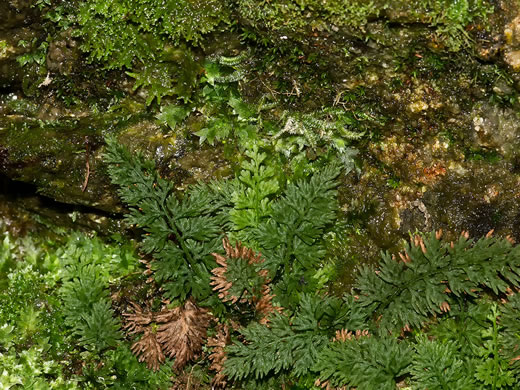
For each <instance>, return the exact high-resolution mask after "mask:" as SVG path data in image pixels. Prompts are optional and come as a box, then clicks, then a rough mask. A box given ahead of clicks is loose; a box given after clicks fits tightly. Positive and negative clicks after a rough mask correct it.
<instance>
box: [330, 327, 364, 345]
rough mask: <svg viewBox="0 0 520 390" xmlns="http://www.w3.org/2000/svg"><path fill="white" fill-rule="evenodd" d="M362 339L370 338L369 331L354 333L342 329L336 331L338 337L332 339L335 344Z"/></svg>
mask: <svg viewBox="0 0 520 390" xmlns="http://www.w3.org/2000/svg"><path fill="white" fill-rule="evenodd" d="M361 337H370V333H369V332H368V330H367V329H365V330H359V329H358V330H356V331H355V332H352V331H351V330H348V329H341V330H337V331H336V335H335V336H334V338H333V339H332V341H333V342H345V341H347V340H353V339H355V340H359V339H360V338H361Z"/></svg>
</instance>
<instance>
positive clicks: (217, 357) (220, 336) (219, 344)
mask: <svg viewBox="0 0 520 390" xmlns="http://www.w3.org/2000/svg"><path fill="white" fill-rule="evenodd" d="M230 343H231V335H230V331H229V326H227V325H226V324H223V325H219V326H218V327H217V334H216V335H215V336H214V337H212V338H210V339H209V340H208V344H207V345H208V347H213V350H212V351H211V355H209V359H210V360H211V365H210V366H209V368H210V370H213V371H216V374H215V376H214V377H213V379H212V380H211V386H212V388H216V389H217V388H218V389H222V388H224V387H226V384H227V378H226V376H225V375H224V373H223V371H224V363H225V361H226V359H227V355H226V351H225V347H226V345H229V344H230Z"/></svg>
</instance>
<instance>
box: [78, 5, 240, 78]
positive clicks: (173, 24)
mask: <svg viewBox="0 0 520 390" xmlns="http://www.w3.org/2000/svg"><path fill="white" fill-rule="evenodd" d="M77 22H78V24H79V27H80V28H79V31H78V32H77V34H78V35H79V36H81V37H82V38H83V43H82V46H81V47H82V49H83V50H84V51H86V52H88V53H89V54H90V58H91V59H95V60H100V61H103V62H106V64H107V67H108V68H121V67H127V68H131V67H132V63H133V62H134V61H135V60H140V61H143V62H145V61H147V60H152V61H153V60H155V59H157V57H158V56H159V55H160V52H161V50H162V49H163V48H164V45H165V43H167V42H168V43H171V42H173V43H174V44H179V43H180V42H182V41H187V42H191V43H193V44H198V43H199V42H200V40H201V38H202V36H203V35H204V34H207V33H209V32H211V31H214V30H216V29H217V27H218V26H219V25H220V24H221V23H230V9H229V8H228V7H227V5H226V2H221V1H218V0H204V1H203V0H108V1H106V0H94V1H83V2H81V3H80V4H79V10H78V13H77Z"/></svg>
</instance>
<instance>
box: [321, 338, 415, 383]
mask: <svg viewBox="0 0 520 390" xmlns="http://www.w3.org/2000/svg"><path fill="white" fill-rule="evenodd" d="M411 360H412V350H411V348H410V346H409V345H408V344H407V343H406V342H404V341H403V342H398V341H397V340H396V339H395V338H394V337H385V338H377V337H372V336H369V335H361V336H357V337H351V338H349V339H346V340H345V341H336V342H332V343H330V344H329V345H328V346H327V348H324V349H323V350H322V351H321V353H320V354H319V357H318V361H317V363H316V365H315V367H314V369H315V370H316V371H318V372H319V378H320V380H321V381H328V382H329V384H330V385H332V386H349V388H351V387H355V388H356V389H358V390H374V389H380V390H394V389H395V388H396V382H397V378H399V377H401V376H402V375H404V374H406V373H408V371H409V365H410V363H411Z"/></svg>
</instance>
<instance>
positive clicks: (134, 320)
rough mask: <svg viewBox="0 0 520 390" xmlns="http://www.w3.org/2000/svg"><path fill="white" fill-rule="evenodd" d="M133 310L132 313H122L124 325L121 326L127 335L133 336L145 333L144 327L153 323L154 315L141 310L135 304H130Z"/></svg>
mask: <svg viewBox="0 0 520 390" xmlns="http://www.w3.org/2000/svg"><path fill="white" fill-rule="evenodd" d="M130 305H131V306H132V308H133V309H134V312H133V313H124V314H123V316H124V317H125V318H126V324H125V325H124V326H123V328H124V329H126V330H127V333H128V334H135V333H140V332H143V331H145V329H146V327H147V326H148V325H150V324H151V323H152V322H153V320H154V319H153V316H154V314H153V313H152V312H150V311H149V310H145V309H143V308H142V307H141V306H139V305H138V304H137V303H135V302H130Z"/></svg>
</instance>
